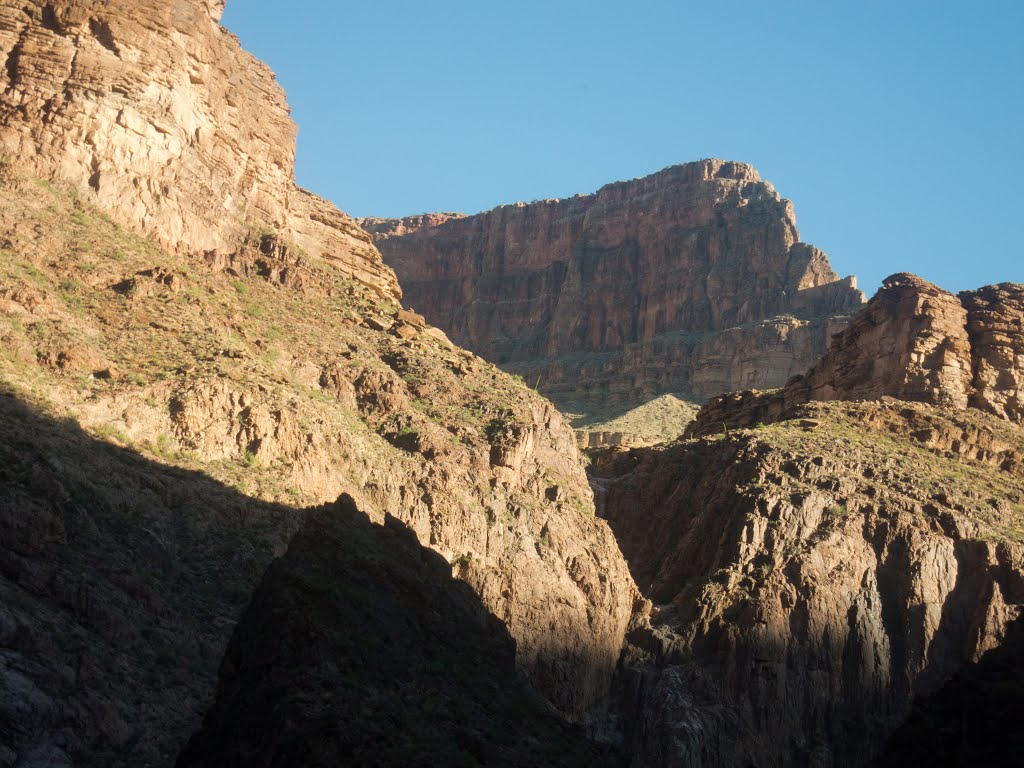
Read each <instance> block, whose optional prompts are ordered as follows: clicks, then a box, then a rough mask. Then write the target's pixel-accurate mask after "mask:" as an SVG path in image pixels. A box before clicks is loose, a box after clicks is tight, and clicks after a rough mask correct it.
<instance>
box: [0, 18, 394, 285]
mask: <svg viewBox="0 0 1024 768" xmlns="http://www.w3.org/2000/svg"><path fill="white" fill-rule="evenodd" d="M223 5H224V4H223V2H222V1H221V0H176V2H173V3H166V2H159V1H158V0H84V1H79V0H76V1H74V2H72V1H71V0H56V1H55V2H43V0H27V2H25V3H17V4H15V3H6V4H4V5H3V6H2V7H0V56H3V57H4V59H5V60H6V62H7V65H6V67H5V68H4V69H3V70H2V71H0V90H2V95H0V151H3V152H6V153H7V154H8V155H9V156H11V157H14V158H16V159H17V160H18V162H19V163H20V164H25V165H28V166H29V167H30V168H31V169H32V170H33V172H34V173H35V174H36V175H39V176H42V177H45V178H50V179H59V180H61V181H63V182H67V183H70V184H72V185H73V186H74V187H75V188H76V189H77V190H78V191H79V193H80V194H81V195H82V196H83V197H84V198H86V199H88V200H90V201H92V202H95V203H97V204H99V205H101V206H102V207H103V208H104V209H105V210H107V211H108V212H109V213H110V215H111V216H112V217H114V219H115V220H117V221H118V222H120V223H121V224H124V225H126V226H130V227H132V228H134V229H136V230H138V231H140V232H143V233H146V234H149V235H154V236H156V237H158V238H160V239H161V240H162V241H163V242H164V243H166V244H168V245H170V246H172V247H175V248H180V249H184V250H189V251H211V250H228V251H230V250H232V249H233V248H234V247H235V246H236V245H237V244H238V242H240V241H241V240H242V239H244V237H245V236H246V235H247V234H249V233H251V232H252V231H258V232H259V231H265V230H268V229H273V230H274V231H275V232H276V233H277V234H279V235H281V236H282V237H285V238H286V239H288V240H290V241H292V242H293V243H295V244H296V245H298V246H299V247H300V248H302V249H303V250H305V251H306V252H307V253H309V254H310V255H313V256H317V257H322V258H324V259H327V260H330V261H333V262H334V263H336V264H337V265H338V266H339V267H340V268H341V269H343V270H344V271H345V272H347V273H348V274H349V275H350V276H351V277H352V278H354V279H356V280H358V281H360V282H362V283H364V284H365V285H367V286H369V287H372V288H374V289H375V290H377V291H379V292H381V293H383V294H387V295H392V296H395V297H397V296H399V295H400V294H399V291H398V287H397V283H396V281H395V278H394V275H393V274H392V272H391V270H389V269H388V268H387V267H385V266H384V265H383V264H382V263H381V259H380V255H379V254H378V253H377V250H376V249H375V248H374V247H373V244H372V243H371V242H370V241H369V238H368V237H367V236H366V234H365V233H364V232H363V231H362V230H360V229H359V227H357V226H356V225H355V224H354V223H353V221H352V220H351V219H350V218H349V217H347V216H345V215H344V214H341V213H340V212H339V211H337V209H335V208H334V207H333V206H331V205H330V204H329V203H327V202H326V201H324V200H321V199H319V198H317V197H315V196H314V195H311V194H309V193H308V192H305V191H303V190H300V189H298V188H297V187H296V186H295V182H294V166H295V137H296V127H295V124H294V123H293V122H292V120H291V118H290V116H289V110H288V105H287V103H286V101H285V96H284V92H283V91H282V90H281V88H280V86H279V85H278V84H277V82H276V80H275V79H274V75H273V73H272V72H271V71H270V69H269V68H267V67H266V65H264V64H262V63H261V62H259V61H257V60H256V59H254V58H253V57H252V56H250V55H249V54H247V53H245V52H244V51H242V49H241V47H240V46H239V43H238V40H237V39H236V38H235V37H234V36H233V35H231V34H229V33H228V32H226V31H225V30H224V29H222V28H220V27H219V26H218V24H217V22H218V20H219V18H220V14H221V12H222V10H223Z"/></svg>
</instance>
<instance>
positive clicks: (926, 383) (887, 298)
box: [687, 273, 1024, 436]
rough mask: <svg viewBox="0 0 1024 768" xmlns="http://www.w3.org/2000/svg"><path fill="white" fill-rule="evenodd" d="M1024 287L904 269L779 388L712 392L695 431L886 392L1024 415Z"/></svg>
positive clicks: (1006, 414) (1014, 418) (774, 417)
mask: <svg viewBox="0 0 1024 768" xmlns="http://www.w3.org/2000/svg"><path fill="white" fill-rule="evenodd" d="M1022 352H1024V286H1022V285H1015V284H1012V283H1004V284H1002V285H998V286H989V287H986V288H982V289H980V290H978V291H966V292H964V293H962V294H960V296H959V297H957V296H954V295H953V294H951V293H948V292H947V291H944V290H942V289H941V288H939V287H937V286H935V285H932V284H931V283H929V282H928V281H926V280H922V279H921V278H919V277H916V276H915V275H908V274H905V273H900V274H896V275H892V276H891V277H888V278H886V280H885V281H884V283H883V286H882V288H881V290H879V292H878V293H877V294H876V295H875V296H874V298H872V299H871V301H870V302H868V305H867V306H866V307H865V308H864V309H863V310H861V311H860V312H859V313H858V314H857V315H855V316H854V318H853V321H852V322H851V324H850V327H849V328H848V329H847V330H846V331H844V332H843V333H841V334H839V335H837V336H836V337H835V339H834V340H833V343H832V346H831V348H830V349H829V351H828V354H827V355H825V356H824V357H823V358H822V359H821V360H820V361H819V362H818V363H817V364H816V365H815V366H813V367H812V368H811V369H810V370H809V371H808V372H807V373H806V374H804V375H801V376H797V377H794V378H793V379H792V380H791V381H789V382H788V383H787V384H786V386H785V387H783V388H782V389H780V390H778V391H775V392H756V391H746V392H739V393H730V394H726V395H721V396H719V397H716V398H713V399H712V400H710V401H709V402H708V403H707V404H706V405H705V406H704V407H703V408H702V409H701V411H700V412H699V413H698V414H697V417H696V419H695V421H694V422H693V423H692V424H691V425H690V426H689V427H688V429H687V434H689V435H691V436H692V435H706V434H712V433H714V432H720V431H721V430H722V429H723V428H735V427H749V426H753V425H754V424H757V423H759V422H764V423H769V422H772V421H778V420H779V419H782V418H788V417H789V416H790V415H791V414H792V412H793V410H794V408H796V407H798V406H800V405H802V404H804V403H807V402H810V401H818V400H821V401H824V400H877V399H879V398H881V397H883V396H888V397H894V398H897V399H900V400H910V401H917V402H924V403H931V404H932V405H943V406H950V407H953V408H958V409H959V408H966V407H968V405H970V406H971V407H974V408H979V409H981V410H985V411H988V412H989V413H993V414H995V415H998V416H1002V417H1003V418H1005V419H1008V420H1010V421H1016V422H1020V421H1024V411H1022V409H1021V407H1020V402H1021V391H1022V390H1021V384H1022V382H1024V354H1022Z"/></svg>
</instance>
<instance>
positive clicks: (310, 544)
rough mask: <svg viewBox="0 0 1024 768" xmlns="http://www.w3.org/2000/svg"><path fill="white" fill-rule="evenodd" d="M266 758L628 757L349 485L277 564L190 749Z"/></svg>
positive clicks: (374, 761) (188, 757) (320, 761)
mask: <svg viewBox="0 0 1024 768" xmlns="http://www.w3.org/2000/svg"><path fill="white" fill-rule="evenodd" d="M257 764H258V765H274V766H279V767H281V768H285V767H286V766H294V767H295V768H299V767H300V766H302V767H303V768H305V767H307V766H338V765H376V766H390V765H393V766H411V765H423V766H427V765H467V766H468V765H509V766H513V765H516V766H534V765H545V766H570V765H578V766H589V765H609V766H610V765H616V764H617V762H616V759H615V757H614V755H613V754H612V753H611V752H610V751H609V750H608V749H607V748H605V747H601V746H598V745H595V744H592V743H590V742H588V741H587V739H586V738H585V737H584V734H583V732H582V729H580V728H578V727H573V726H570V725H568V724H566V723H565V722H563V721H561V720H560V719H559V718H558V717H557V716H555V715H554V714H552V712H551V710H550V709H549V708H548V707H547V706H546V705H545V704H544V703H543V701H542V700H541V699H540V697H539V696H538V695H537V694H535V693H533V692H532V691H531V690H530V689H529V688H528V687H527V686H526V685H525V683H524V682H523V681H522V680H521V679H520V678H518V677H517V675H516V669H515V643H514V641H513V640H512V638H511V637H510V636H509V634H508V631H507V630H506V629H505V627H504V626H503V625H502V624H501V622H500V621H498V620H497V618H495V617H494V616H493V615H492V614H490V613H489V612H488V611H486V610H485V609H484V608H483V606H482V605H481V603H480V600H479V598H477V596H476V595H475V594H474V593H473V591H472V590H471V589H470V588H469V587H468V586H466V585H465V584H463V583H461V582H459V581H455V580H453V579H452V576H451V566H450V565H449V564H448V563H447V562H445V561H444V559H443V558H441V557H439V556H438V555H437V554H436V553H434V552H432V551H431V550H429V549H425V548H423V547H422V546H420V544H419V543H418V541H417V539H416V536H415V535H414V534H413V533H412V532H410V531H409V530H408V529H406V528H405V527H404V526H403V525H402V524H401V523H399V522H398V521H397V520H394V519H389V520H388V521H387V523H386V524H385V525H384V526H378V525H373V524H371V523H370V522H369V520H368V519H367V518H366V517H365V516H364V515H362V514H361V513H360V512H359V511H358V510H357V509H356V507H355V504H354V503H353V502H352V500H351V499H350V498H348V497H342V498H341V499H340V500H339V501H338V503H337V504H335V505H333V506H330V507H327V508H324V509H321V510H317V511H314V512H312V513H310V515H309V517H308V519H307V521H306V523H305V525H304V527H303V528H302V530H301V531H300V532H299V533H298V534H297V535H296V536H295V538H294V539H293V540H292V542H291V544H290V546H289V548H288V552H287V553H286V554H285V555H284V556H283V557H282V558H281V559H279V560H277V561H276V562H274V563H273V564H272V565H271V567H270V568H269V569H268V571H267V573H266V575H265V576H264V579H263V582H262V583H261V584H260V586H259V587H258V588H257V589H256V592H255V594H254V596H253V599H252V602H251V604H250V605H249V608H248V609H247V610H246V612H245V614H244V615H243V617H242V619H241V621H240V622H239V624H238V627H237V628H236V629H235V633H234V637H233V638H232V640H231V644H230V646H229V648H228V652H227V654H226V656H225V658H224V662H223V664H222V666H221V671H220V686H219V690H218V694H217V700H216V702H215V704H214V706H213V708H212V709H211V710H210V712H209V713H208V714H207V716H206V719H205V721H204V724H203V728H202V730H201V731H200V732H199V733H198V734H197V735H196V736H195V737H194V738H193V739H192V741H191V742H190V743H189V745H188V747H187V748H186V749H185V751H184V752H183V753H182V755H181V758H180V759H179V761H178V766H179V768H199V767H200V766H210V767H211V768H212V767H213V766H217V767H218V768H232V767H233V766H235V767H238V768H241V767H242V766H252V765H257Z"/></svg>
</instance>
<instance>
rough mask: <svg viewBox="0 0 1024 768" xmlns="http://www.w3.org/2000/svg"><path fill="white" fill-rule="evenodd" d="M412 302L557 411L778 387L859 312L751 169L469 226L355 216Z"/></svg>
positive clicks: (667, 180) (677, 175) (434, 218)
mask: <svg viewBox="0 0 1024 768" xmlns="http://www.w3.org/2000/svg"><path fill="white" fill-rule="evenodd" d="M360 223H361V224H362V225H363V227H365V228H366V229H367V231H369V232H370V233H371V234H372V235H373V237H374V240H375V241H376V243H377V245H378V247H379V248H380V249H381V252H382V253H383V254H384V257H385V261H386V262H387V263H388V264H390V265H391V266H392V267H393V268H394V269H395V271H396V272H397V274H398V276H399V279H400V280H401V283H402V286H403V289H404V290H405V292H406V296H407V297H408V300H409V302H410V303H411V304H412V305H413V306H415V307H419V308H421V309H422V310H423V311H424V312H425V313H426V314H427V316H428V319H429V320H430V321H431V322H433V323H435V324H436V325H437V326H438V327H440V328H443V329H444V330H445V331H446V332H447V333H449V334H450V335H451V336H452V338H453V339H455V340H456V341H457V342H458V343H460V344H463V345H465V346H467V347H468V348H470V349H472V350H474V351H475V352H477V353H478V354H480V355H482V356H483V357H484V358H485V359H488V360H491V361H493V362H495V363H497V364H498V365H500V366H501V367H503V368H505V369H506V370H510V371H514V372H517V373H520V374H522V375H524V377H525V378H526V379H527V380H528V381H530V382H531V383H533V382H535V381H536V380H537V379H538V378H539V380H540V382H541V385H540V389H541V391H543V392H545V393H546V394H548V395H549V396H551V397H552V398H553V399H554V400H555V402H556V403H559V404H564V403H566V402H568V401H572V400H574V399H575V400H579V399H580V398H589V399H591V400H594V401H595V402H600V403H607V402H623V403H634V402H636V401H639V400H646V399H649V398H650V397H651V396H652V395H655V394H659V393H662V392H672V391H675V392H685V393H689V394H691V395H693V396H696V397H701V398H702V397H708V396H711V395H715V394H718V393H720V392H723V391H727V390H733V389H741V388H750V387H759V388H767V387H773V386H781V385H782V384H783V383H784V382H785V381H786V380H787V379H788V378H789V377H790V376H792V375H793V374H795V373H799V372H800V371H802V370H804V369H806V367H807V366H808V365H810V364H811V363H813V362H814V360H816V359H817V358H818V357H819V356H820V355H821V354H823V353H824V351H825V350H826V348H827V345H828V340H829V338H830V336H831V334H832V333H834V332H836V331H838V330H840V329H841V328H842V327H843V326H844V323H845V321H844V320H843V319H842V318H843V317H844V316H846V315H848V314H850V313H851V312H853V311H855V310H856V309H857V308H859V307H860V305H861V304H862V302H863V297H862V295H861V294H860V292H859V291H857V290H856V286H855V282H854V280H853V279H852V278H847V279H845V280H839V279H838V277H837V276H836V274H835V273H834V272H833V271H832V268H831V267H830V265H829V263H828V259H827V257H826V256H825V254H824V253H822V252H821V251H819V250H818V249H816V248H814V247H813V246H810V245H806V244H804V243H801V242H800V237H799V233H798V232H797V229H796V222H795V218H794V215H793V207H792V204H791V203H790V202H789V201H788V200H784V199H782V198H781V197H780V196H779V195H778V194H777V193H776V191H775V189H774V188H773V187H772V186H771V185H770V184H768V183H767V182H765V181H763V180H761V178H760V177H759V176H758V174H757V172H756V171H755V170H754V169H753V168H752V167H750V166H748V165H743V164H741V163H733V162H723V161H720V160H703V161H700V162H696V163H689V164H687V165H681V166H677V167H673V168H668V169H666V170H664V171H661V172H660V173H656V174H654V175H653V176H649V177H647V178H644V179H637V180H634V181H628V182H621V183H617V184H610V185H608V186H606V187H604V188H602V189H601V190H600V191H598V192H597V193H596V194H593V195H587V196H577V197H573V198H570V199H567V200H546V201H541V202H535V203H530V204H521V203H520V204H516V205H509V206H503V207H501V208H497V209H495V210H493V211H489V212H487V213H481V214H479V215H476V216H457V215H452V214H432V215H426V216H416V217H411V218H408V219H402V220H380V219H364V220H361V221H360Z"/></svg>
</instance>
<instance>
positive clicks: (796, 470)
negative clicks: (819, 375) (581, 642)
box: [595, 400, 1024, 766]
mask: <svg viewBox="0 0 1024 768" xmlns="http://www.w3.org/2000/svg"><path fill="white" fill-rule="evenodd" d="M795 415H796V416H797V418H795V419H793V420H789V421H782V422H780V423H778V424H775V425H772V426H768V427H761V428H758V429H756V430H741V431H732V432H730V434H729V435H728V436H725V437H723V436H722V435H719V436H718V437H716V438H705V439H702V440H689V441H681V442H678V443H676V444H674V445H671V446H668V447H665V448H649V449H635V450H633V451H629V452H621V451H608V452H605V453H602V454H598V455H597V457H596V458H595V464H596V469H597V473H598V475H599V477H598V478H597V483H598V484H599V486H601V487H603V489H604V490H603V492H602V493H601V496H600V498H599V508H601V509H602V510H603V514H604V515H605V516H606V517H607V519H608V521H609V523H610V524H611V526H612V528H613V530H614V531H615V533H616V536H617V538H618V541H619V543H620V545H621V547H622V550H623V552H624V554H625V555H626V558H627V560H628V562H629V564H630V568H631V570H632V572H633V575H634V578H635V579H636V581H637V583H638V585H639V586H640V588H641V589H642V591H643V592H644V594H645V595H646V596H647V597H648V598H649V599H650V600H652V601H653V603H654V607H653V609H652V611H651V620H650V624H649V625H645V624H644V623H642V622H640V623H638V624H637V625H635V626H634V631H633V632H632V634H631V641H632V644H633V649H632V650H631V652H630V654H628V657H629V659H630V660H631V662H630V664H629V665H627V668H628V671H627V673H626V674H625V675H624V678H623V680H622V683H621V686H620V687H621V690H622V699H623V711H624V718H625V721H626V723H627V731H628V739H629V742H628V743H629V745H630V751H631V754H632V755H633V757H634V759H635V760H636V761H638V762H637V764H644V765H664V766H674V765H691V766H696V765H704V766H712V765H723V766H724V765H748V764H751V765H780V766H798V765H818V766H858V765H864V764H866V763H867V762H868V761H870V759H872V757H873V756H875V755H877V754H878V753H879V751H880V750H881V749H882V747H883V745H884V744H885V743H886V740H887V738H888V737H889V735H890V733H891V732H892V730H893V729H894V728H896V727H897V726H898V725H899V723H900V722H901V721H902V720H903V719H904V718H905V717H906V716H907V715H908V713H909V712H910V709H911V704H912V701H913V699H914V697H915V696H919V695H925V694H928V693H930V692H932V691H935V690H936V689H938V688H939V686H941V685H942V684H943V683H944V682H945V681H946V680H947V679H949V678H950V677H951V676H952V675H953V674H954V673H956V672H957V671H958V670H960V669H962V668H963V667H964V665H965V664H967V663H969V662H972V661H977V660H978V659H979V658H980V657H981V656H982V655H983V654H984V653H985V652H986V651H989V650H990V649H992V648H995V647H997V646H998V645H999V644H1000V642H1001V641H1002V639H1003V637H1004V635H1005V633H1006V632H1007V626H1008V625H1009V624H1010V623H1011V622H1013V621H1015V620H1017V619H1018V618H1019V617H1020V616H1021V615H1022V606H1024V440H1022V435H1021V432H1020V428H1019V427H1017V426H1015V425H1011V424H1008V423H1006V422H1005V421H1001V420H999V419H996V418H994V417H992V416H989V415H987V414H983V413H981V412H979V411H976V410H964V411H954V410H949V409H946V408H935V407H931V406H927V405H920V404H910V403H900V402H898V401H894V400H890V401H888V402H865V403H838V402H837V403H815V404H810V405H807V406H804V407H803V408H801V409H799V411H798V412H797V413H796V414H795Z"/></svg>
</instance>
